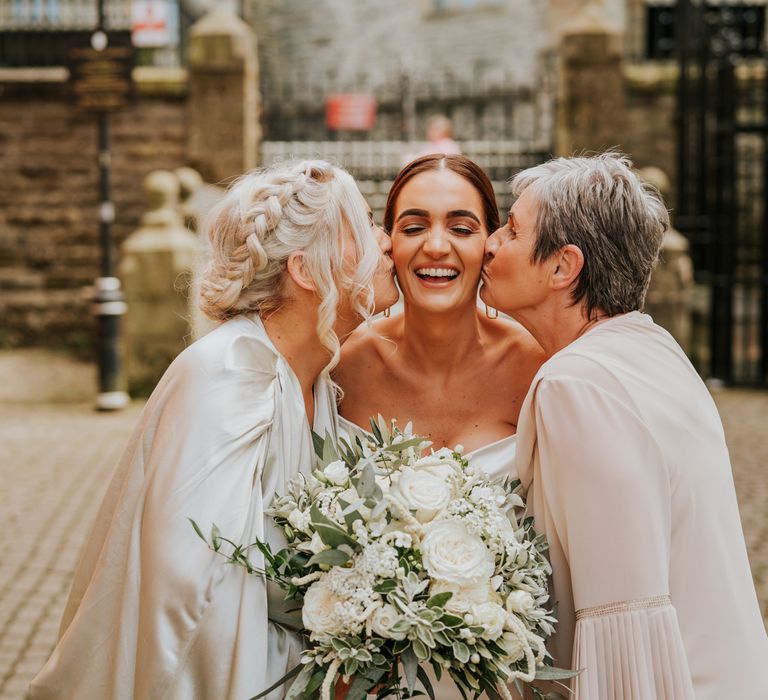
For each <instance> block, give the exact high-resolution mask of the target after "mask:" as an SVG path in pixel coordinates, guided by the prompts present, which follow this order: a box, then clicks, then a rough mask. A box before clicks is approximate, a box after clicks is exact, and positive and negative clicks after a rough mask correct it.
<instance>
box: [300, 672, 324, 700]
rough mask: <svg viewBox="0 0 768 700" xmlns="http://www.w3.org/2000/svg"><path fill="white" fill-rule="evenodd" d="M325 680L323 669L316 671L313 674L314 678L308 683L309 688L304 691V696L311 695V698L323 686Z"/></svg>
mask: <svg viewBox="0 0 768 700" xmlns="http://www.w3.org/2000/svg"><path fill="white" fill-rule="evenodd" d="M324 679H325V671H324V670H323V669H322V668H321V669H318V670H317V671H315V672H314V673H313V674H312V678H310V680H309V683H307V687H306V688H305V689H304V695H309V696H310V697H311V696H312V694H313V693H314V692H315V691H316V690H317V689H318V688H319V687H320V686H321V685H322V684H323V680H324Z"/></svg>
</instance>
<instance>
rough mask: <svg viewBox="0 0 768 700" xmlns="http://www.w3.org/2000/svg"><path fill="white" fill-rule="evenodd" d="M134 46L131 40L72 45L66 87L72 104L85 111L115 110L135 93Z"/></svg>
mask: <svg viewBox="0 0 768 700" xmlns="http://www.w3.org/2000/svg"><path fill="white" fill-rule="evenodd" d="M135 55H136V51H135V49H134V48H133V47H132V46H131V45H130V43H127V44H122V45H112V44H111V43H110V41H109V40H108V41H107V43H106V46H104V47H103V48H102V47H99V48H93V46H75V47H73V48H71V49H70V50H69V55H68V58H69V61H68V68H69V89H70V94H71V96H72V99H73V101H74V103H75V107H77V108H78V109H81V110H84V111H87V112H114V111H115V110H118V109H121V108H123V107H125V106H126V105H127V104H128V102H129V101H130V100H131V99H132V98H133V95H134V84H133V79H132V77H131V73H132V71H133V66H134V63H135Z"/></svg>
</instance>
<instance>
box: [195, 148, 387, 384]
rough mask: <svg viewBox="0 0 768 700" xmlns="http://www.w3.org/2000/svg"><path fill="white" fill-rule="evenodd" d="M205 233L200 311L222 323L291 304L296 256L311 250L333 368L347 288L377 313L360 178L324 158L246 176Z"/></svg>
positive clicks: (321, 325)
mask: <svg viewBox="0 0 768 700" xmlns="http://www.w3.org/2000/svg"><path fill="white" fill-rule="evenodd" d="M203 232H204V237H205V239H207V241H208V244H209V247H210V251H209V254H210V260H209V262H208V265H207V267H206V269H205V271H204V273H203V279H202V284H201V288H200V308H201V309H202V311H203V312H204V313H205V314H206V315H207V316H209V317H210V318H212V319H214V320H220V321H225V320H227V319H230V318H233V317H234V316H237V315H238V314H242V313H249V312H257V313H259V314H262V315H264V314H267V313H269V312H270V311H273V310H275V309H277V308H279V307H280V306H282V305H284V304H285V303H286V302H287V301H288V300H287V299H286V296H285V289H284V280H285V273H286V269H287V262H288V257H289V256H290V255H291V253H294V252H296V251H303V253H304V261H303V262H304V266H305V269H306V270H307V271H308V272H309V274H310V275H311V277H312V279H313V281H314V283H315V287H316V290H317V294H318V296H319V297H320V299H321V303H320V306H319V309H318V323H317V333H318V337H319V339H320V341H321V342H322V343H323V345H325V346H326V347H327V348H328V351H329V352H330V354H331V361H330V362H329V364H328V366H327V367H326V372H328V371H330V369H332V368H333V366H334V365H335V364H336V362H337V361H338V357H339V340H338V338H337V337H336V334H335V333H334V331H333V326H334V324H335V322H336V310H337V307H338V304H339V300H340V292H342V291H343V292H347V294H348V296H349V299H350V302H351V305H352V308H353V309H355V311H356V312H357V313H359V314H360V316H361V317H363V318H366V319H367V318H370V316H371V314H372V312H373V289H372V280H373V276H374V274H375V272H376V269H377V266H378V265H379V259H380V254H379V249H378V245H377V243H376V239H375V236H374V234H373V231H372V230H371V224H370V222H369V219H368V212H367V209H366V208H365V202H364V200H363V197H362V195H361V194H360V191H359V190H358V188H357V185H356V184H355V181H354V180H353V179H352V176H351V175H350V174H349V173H347V172H346V171H345V170H343V169H341V168H339V167H336V166H333V165H331V164H330V163H327V162H325V161H322V160H314V161H301V162H292V163H281V164H279V165H276V166H273V167H271V168H269V169H266V170H257V171H252V172H249V173H246V174H245V175H243V176H242V177H240V178H239V179H238V180H236V181H235V182H234V183H233V184H232V185H231V186H230V187H229V189H228V191H227V193H226V194H225V195H224V197H223V198H222V200H221V201H220V202H219V203H218V204H217V205H216V207H215V208H214V210H213V211H212V212H211V215H210V216H209V218H208V220H207V222H206V224H205V226H204V229H203ZM350 243H351V244H352V245H353V246H354V255H353V256H352V258H353V259H354V260H355V261H356V264H355V265H353V266H350V265H349V262H347V265H346V268H347V269H345V265H344V256H345V249H346V248H348V246H349V245H350ZM349 268H352V269H349ZM345 296H346V295H345Z"/></svg>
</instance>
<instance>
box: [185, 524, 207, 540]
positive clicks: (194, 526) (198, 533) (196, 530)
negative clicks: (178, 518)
mask: <svg viewBox="0 0 768 700" xmlns="http://www.w3.org/2000/svg"><path fill="white" fill-rule="evenodd" d="M187 520H189V522H190V523H192V527H193V528H195V532H196V533H197V536H198V537H199V538H200V539H201V540H202V541H203V542H205V543H206V544H208V540H207V539H205V535H204V534H203V531H202V530H201V529H200V526H199V525H198V524H197V523H196V522H195V521H194V520H192V518H187Z"/></svg>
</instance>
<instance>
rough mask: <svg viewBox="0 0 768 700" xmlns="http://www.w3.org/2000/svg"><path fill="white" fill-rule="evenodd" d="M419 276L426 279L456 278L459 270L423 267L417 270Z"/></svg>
mask: <svg viewBox="0 0 768 700" xmlns="http://www.w3.org/2000/svg"><path fill="white" fill-rule="evenodd" d="M416 274H417V275H422V276H424V277H456V275H458V274H459V271H458V270H449V269H448V268H445V267H422V268H419V269H418V270H416Z"/></svg>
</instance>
